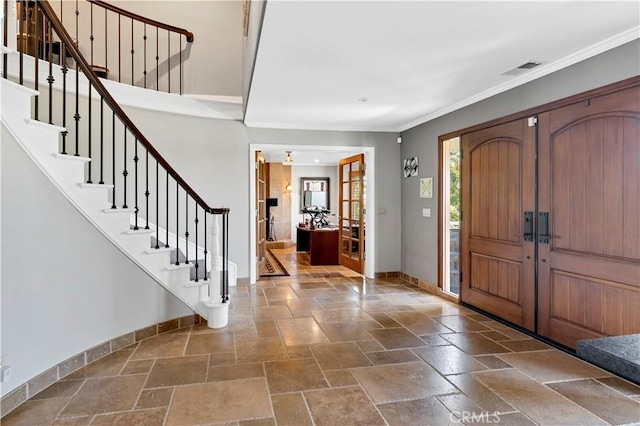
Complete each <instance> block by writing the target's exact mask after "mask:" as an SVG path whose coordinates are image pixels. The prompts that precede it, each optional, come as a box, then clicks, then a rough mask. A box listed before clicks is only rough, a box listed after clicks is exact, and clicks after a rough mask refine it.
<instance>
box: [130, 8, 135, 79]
mask: <svg viewBox="0 0 640 426" xmlns="http://www.w3.org/2000/svg"><path fill="white" fill-rule="evenodd" d="M134 52H135V50H134V48H133V18H131V85H132V86H135V85H136V84H135V81H134V80H133V68H134V62H133V54H134Z"/></svg>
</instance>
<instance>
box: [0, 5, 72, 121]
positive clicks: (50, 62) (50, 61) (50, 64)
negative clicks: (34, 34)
mask: <svg viewBox="0 0 640 426" xmlns="http://www.w3.org/2000/svg"><path fill="white" fill-rule="evenodd" d="M5 4H6V2H5ZM47 28H48V30H47V38H48V41H49V55H48V56H49V58H48V59H49V76H48V77H47V83H49V124H53V82H54V81H56V80H55V78H53V63H52V62H53V32H52V30H51V22H49V21H47ZM58 53H59V52H58ZM5 61H6V56H5ZM5 65H6V64H5ZM5 78H6V77H5Z"/></svg>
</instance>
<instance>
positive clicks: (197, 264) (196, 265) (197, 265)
mask: <svg viewBox="0 0 640 426" xmlns="http://www.w3.org/2000/svg"><path fill="white" fill-rule="evenodd" d="M194 201H195V200H194ZM195 210H196V219H195V220H194V223H195V224H196V264H195V267H196V282H198V267H199V266H200V265H199V262H198V202H197V201H195Z"/></svg>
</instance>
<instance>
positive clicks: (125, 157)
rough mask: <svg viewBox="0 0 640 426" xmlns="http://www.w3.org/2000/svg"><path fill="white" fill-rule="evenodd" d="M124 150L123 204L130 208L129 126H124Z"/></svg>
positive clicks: (124, 207)
mask: <svg viewBox="0 0 640 426" xmlns="http://www.w3.org/2000/svg"><path fill="white" fill-rule="evenodd" d="M123 150H124V157H123V158H124V171H123V172H122V176H124V179H123V195H122V196H123V198H124V200H123V204H122V208H123V209H126V208H128V206H127V176H129V172H128V171H127V127H126V126H125V127H124V144H123Z"/></svg>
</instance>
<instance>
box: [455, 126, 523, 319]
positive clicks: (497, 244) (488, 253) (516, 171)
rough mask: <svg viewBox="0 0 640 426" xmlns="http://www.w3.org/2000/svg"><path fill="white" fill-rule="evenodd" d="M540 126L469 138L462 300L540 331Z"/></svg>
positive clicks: (465, 167) (465, 165)
mask: <svg viewBox="0 0 640 426" xmlns="http://www.w3.org/2000/svg"><path fill="white" fill-rule="evenodd" d="M534 191H535V127H529V126H528V123H527V120H526V119H523V120H518V121H513V122H510V123H506V124H502V125H498V126H494V127H490V128H487V129H483V130H479V131H476V132H473V133H469V134H465V135H463V136H462V175H461V192H462V217H461V219H462V220H461V226H460V228H461V250H460V259H461V272H462V276H461V283H460V284H461V286H460V300H461V301H462V302H466V303H469V304H471V305H473V306H476V307H478V308H480V309H483V310H485V311H487V312H490V313H492V314H495V315H497V316H499V317H501V318H504V319H506V320H508V321H511V322H513V323H515V324H518V325H520V326H522V327H525V328H527V329H529V330H533V329H534V327H535V283H534V267H535V256H534V255H535V243H534V242H533V232H534V230H533V213H534V211H535V197H534V194H535V192H534Z"/></svg>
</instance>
